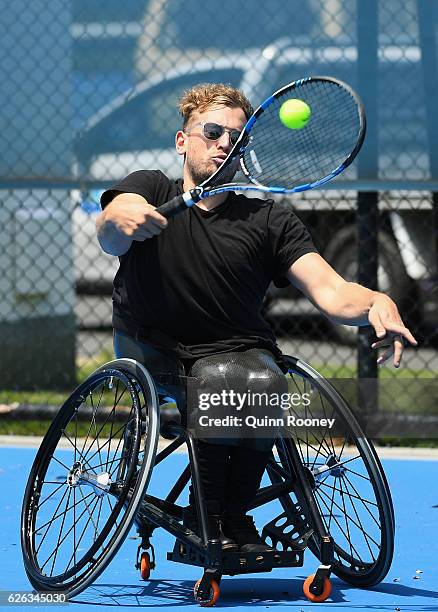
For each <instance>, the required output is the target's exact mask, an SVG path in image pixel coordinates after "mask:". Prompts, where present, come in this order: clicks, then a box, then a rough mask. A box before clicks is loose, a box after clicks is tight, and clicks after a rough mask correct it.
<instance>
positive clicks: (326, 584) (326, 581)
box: [303, 574, 332, 603]
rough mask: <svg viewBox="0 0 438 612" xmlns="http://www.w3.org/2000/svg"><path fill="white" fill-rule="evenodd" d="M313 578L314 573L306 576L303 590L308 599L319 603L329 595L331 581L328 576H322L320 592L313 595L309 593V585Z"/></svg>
mask: <svg viewBox="0 0 438 612" xmlns="http://www.w3.org/2000/svg"><path fill="white" fill-rule="evenodd" d="M314 578H315V574H312V575H311V576H309V577H308V578H306V580H305V581H304V584H303V592H304V595H305V596H306V597H307V599H308V600H309V601H313V602H314V603H319V602H321V601H325V600H326V599H327V598H328V597H330V593H331V592H332V583H331V582H330V580H329V579H328V578H324V586H323V589H322V593H319V595H315V594H314V593H311V591H310V586H311V584H312V582H313V580H314Z"/></svg>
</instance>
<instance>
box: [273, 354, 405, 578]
mask: <svg viewBox="0 0 438 612" xmlns="http://www.w3.org/2000/svg"><path fill="white" fill-rule="evenodd" d="M288 360H289V374H288V377H289V391H290V393H297V394H299V395H300V396H303V394H308V396H306V397H309V398H310V400H309V403H308V404H307V405H304V406H303V405H301V406H300V407H295V408H293V409H291V411H290V414H291V415H294V416H295V417H296V419H298V418H300V419H302V418H315V417H316V416H318V417H319V418H321V417H325V418H326V419H332V418H334V419H335V420H336V424H335V428H334V431H332V430H331V429H329V428H328V427H327V426H324V427H319V428H318V427H315V426H312V427H309V428H307V429H303V428H297V427H290V428H289V430H288V431H287V432H285V435H284V436H283V438H282V439H279V440H278V441H277V443H276V448H277V455H278V457H277V458H276V462H275V463H271V466H270V468H268V473H269V476H270V478H271V481H272V482H283V481H285V480H288V479H290V478H291V477H292V478H293V474H294V468H293V465H291V461H290V456H291V453H290V452H288V448H287V447H288V445H291V444H295V445H296V448H297V450H298V452H299V455H300V458H301V461H302V464H303V465H304V466H305V471H306V474H307V476H308V479H309V482H310V484H311V487H312V489H313V494H314V498H315V500H316V503H317V506H318V509H319V512H320V515H321V517H322V519H323V523H324V526H325V528H326V530H327V531H328V532H329V533H330V535H331V536H332V538H333V540H334V548H335V551H334V562H333V572H334V573H335V574H336V575H337V576H339V577H340V578H342V579H343V580H345V581H346V582H349V583H351V584H354V585H355V586H359V587H369V586H372V585H375V584H377V583H379V582H381V581H382V580H383V578H384V577H385V576H386V574H387V573H388V571H389V568H390V565H391V561H392V557H393V551H394V510H393V506H392V501H391V495H390V491H389V487H388V484H387V481H386V478H385V474H384V472H383V468H382V466H381V464H380V461H379V459H378V456H377V453H376V451H375V449H374V448H373V446H372V444H371V442H370V441H369V440H367V439H366V437H365V435H364V434H363V432H362V430H361V428H360V427H359V424H358V423H357V421H356V419H355V417H354V415H353V414H352V412H351V410H350V408H349V406H348V405H347V403H346V402H345V400H344V399H343V398H342V397H341V395H340V394H339V393H338V392H337V391H336V389H335V388H334V387H333V385H331V384H330V383H329V382H328V381H327V380H326V379H325V378H323V377H322V376H321V375H320V374H318V372H316V371H315V370H314V369H313V368H311V367H310V366H309V365H308V364H306V363H304V362H303V361H301V360H299V359H296V358H288ZM297 397H298V396H297ZM279 501H280V503H281V505H282V507H283V510H284V511H285V512H286V514H287V513H288V510H289V512H290V514H291V516H292V508H293V509H294V510H296V507H297V506H298V508H301V512H303V516H304V515H305V510H304V507H303V506H304V503H303V499H302V498H300V496H299V494H298V495H295V494H291V495H285V496H282V497H280V499H279ZM310 526H311V525H310ZM308 546H309V548H310V549H311V550H312V552H313V553H314V554H315V555H316V556H317V557H320V553H319V542H318V539H317V537H316V536H312V537H310V539H309V541H308Z"/></svg>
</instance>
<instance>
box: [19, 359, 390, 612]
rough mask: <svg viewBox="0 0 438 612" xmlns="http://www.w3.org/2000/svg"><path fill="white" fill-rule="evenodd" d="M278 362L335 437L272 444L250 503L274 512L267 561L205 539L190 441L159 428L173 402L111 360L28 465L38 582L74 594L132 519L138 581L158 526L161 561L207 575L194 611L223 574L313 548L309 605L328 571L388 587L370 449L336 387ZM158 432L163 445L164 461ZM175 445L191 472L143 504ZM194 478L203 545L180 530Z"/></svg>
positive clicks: (293, 362) (28, 523) (384, 497)
mask: <svg viewBox="0 0 438 612" xmlns="http://www.w3.org/2000/svg"><path fill="white" fill-rule="evenodd" d="M286 359H287V364H288V368H289V371H288V374H287V375H286V376H287V378H288V385H289V389H291V390H292V391H294V390H295V391H297V392H299V393H309V394H310V395H309V396H310V397H311V406H310V407H308V408H306V414H307V415H311V414H313V413H316V412H319V413H321V412H322V413H323V414H325V415H327V416H328V417H330V416H332V417H334V418H335V419H336V421H337V430H336V434H333V433H332V432H331V431H329V429H328V428H327V427H321V428H320V429H317V430H312V431H311V433H309V432H308V431H306V433H305V434H302V433H300V432H298V431H297V432H294V431H292V432H291V431H289V432H286V431H283V432H282V434H281V436H279V437H278V438H277V440H276V442H275V446H274V449H273V452H272V455H271V459H270V461H269V463H268V465H267V470H266V471H267V475H268V478H269V481H270V483H271V484H270V485H267V486H261V487H260V489H259V491H258V493H257V495H256V498H255V499H254V501H253V503H252V505H251V509H255V508H258V507H260V506H262V505H264V504H268V503H269V504H273V506H274V507H276V511H275V516H274V517H273V518H272V519H271V520H269V522H268V523H267V524H265V525H264V527H263V530H262V538H263V539H264V541H265V542H266V543H268V544H269V545H270V546H271V547H273V548H274V549H275V550H274V551H273V552H272V551H269V552H264V553H241V552H239V551H237V552H224V551H222V549H221V544H220V542H219V540H211V539H209V536H208V518H207V512H206V507H205V503H204V498H203V492H202V483H201V480H200V476H199V469H198V464H197V456H196V445H195V444H194V437H193V435H192V434H191V433H190V431H189V430H188V429H187V428H185V427H184V426H183V425H182V424H181V423H180V422H178V421H177V420H174V419H164V418H163V417H161V418H160V411H161V413H162V414H163V415H164V414H166V412H165V409H163V404H166V403H167V404H168V403H169V402H170V401H171V400H170V398H169V397H166V395H165V394H163V393H161V392H160V393H157V387H156V384H155V382H154V380H153V379H152V377H151V376H150V374H149V372H148V371H147V370H146V369H145V368H144V367H143V366H142V365H141V364H139V363H138V362H136V361H134V360H131V359H116V360H114V361H111V362H109V363H107V364H105V365H103V366H102V367H100V368H98V369H97V370H96V371H95V372H94V373H93V374H91V375H90V376H89V377H88V379H87V380H86V381H85V382H83V383H82V384H80V385H79V386H78V387H77V388H76V389H75V391H74V392H73V393H72V395H71V396H70V397H69V398H68V399H67V401H66V402H65V403H64V404H63V406H62V407H61V409H60V411H59V413H58V414H57V416H56V417H55V419H54V420H53V422H52V424H51V426H50V428H49V430H48V432H47V434H46V436H45V438H44V440H43V442H42V444H41V447H40V448H39V450H38V453H37V455H36V458H35V461H34V463H33V466H32V469H31V472H30V475H29V479H28V483H27V486H26V490H25V495H24V501H23V508H22V518H21V544H22V551H23V558H24V566H25V570H26V573H27V576H28V578H29V580H30V582H31V584H32V586H33V587H34V588H35V589H36V590H38V591H46V592H47V591H58V592H59V591H63V592H66V593H68V594H69V596H70V597H73V596H75V595H77V594H78V593H80V592H81V591H82V590H83V589H85V588H86V587H87V586H88V585H90V584H91V583H92V582H94V581H95V580H96V578H97V577H98V576H99V575H100V574H101V572H102V571H103V570H104V569H105V567H106V566H107V565H108V564H109V562H110V561H111V559H112V558H113V557H114V555H115V554H116V552H117V551H118V549H119V548H120V546H121V544H122V543H123V541H124V539H125V538H126V537H127V535H128V532H129V531H130V529H131V527H132V525H133V524H134V523H135V525H136V527H137V530H138V535H139V540H140V541H141V543H140V545H139V547H138V552H137V559H136V568H137V569H138V570H139V571H140V575H141V578H143V579H144V580H147V579H148V578H149V576H150V571H151V570H152V569H153V568H154V567H155V554H154V549H153V545H152V543H151V536H152V534H153V532H154V530H155V529H157V528H158V527H163V528H164V529H166V530H167V531H168V532H170V534H172V535H173V536H175V538H176V540H175V545H174V548H173V551H172V552H169V553H168V555H167V558H168V559H169V560H171V561H176V562H180V563H186V564H191V565H196V566H199V567H200V568H203V574H202V577H201V578H200V580H198V582H197V583H196V584H195V586H194V596H195V599H196V601H197V602H199V603H200V604H201V606H212V605H214V603H215V602H216V601H217V599H218V597H219V584H220V580H221V577H222V576H223V575H224V574H225V575H231V576H232V575H236V574H242V573H252V572H268V571H271V570H272V569H274V568H276V567H282V568H284V567H299V566H302V565H303V562H304V552H305V550H306V549H307V548H308V549H310V551H311V552H312V553H313V554H314V555H315V556H316V557H317V559H319V561H320V564H319V567H318V568H317V570H316V572H315V574H314V575H311V576H309V577H308V578H307V580H306V581H305V582H304V586H303V590H304V594H305V595H306V597H307V598H308V599H309V600H311V601H312V602H320V601H324V600H325V599H327V598H328V597H329V595H330V592H331V583H330V579H329V578H330V574H331V572H333V573H334V574H336V575H337V576H338V577H340V578H341V579H343V580H344V581H346V582H348V583H350V584H352V585H355V586H358V587H370V586H373V585H375V584H377V583H379V582H380V581H382V580H383V578H384V577H385V576H386V574H387V572H388V570H389V568H390V565H391V561H392V556H393V547H394V510H393V506H392V501H391V495H390V491H389V487H388V484H387V481H386V478H385V474H384V472H383V469H382V466H381V464H380V461H379V459H378V456H377V454H376V451H375V449H374V448H373V445H372V443H371V442H370V441H368V440H367V439H366V437H365V436H364V434H363V432H362V430H361V428H360V426H359V424H358V422H357V420H356V419H355V417H354V416H353V414H352V412H351V410H350V408H349V406H348V404H347V403H346V401H345V400H344V399H343V397H342V396H341V395H340V394H339V393H338V392H337V391H336V389H335V388H334V387H333V385H331V384H330V383H329V381H327V380H326V379H325V378H324V377H322V376H321V375H320V374H319V373H318V372H317V371H316V370H314V369H313V368H312V367H311V366H309V365H308V364H306V363H304V362H303V361H302V360H300V359H298V358H296V357H287V358H286ZM160 407H161V408H160ZM160 421H161V422H160ZM160 433H161V434H162V436H163V437H164V438H165V439H167V446H165V447H164V448H163V449H162V450H161V451H160V452H158V440H159V436H160ZM183 444H185V445H186V446H187V450H188V465H187V466H186V467H185V469H184V470H183V471H182V473H181V474H180V475H179V477H178V478H177V480H176V482H175V484H174V486H173V487H172V488H171V490H170V491H169V493H168V494H167V496H166V497H165V498H164V499H160V498H158V497H155V496H153V495H151V494H149V493H148V485H149V482H150V479H151V475H152V471H153V469H154V466H156V465H157V464H159V463H160V462H162V461H164V460H165V459H166V457H168V456H169V455H170V454H171V453H172V452H174V451H175V450H176V449H177V448H178V447H180V446H181V445H183ZM190 479H191V481H192V485H193V490H194V495H195V500H196V506H197V512H198V519H199V524H200V534H199V535H198V534H195V533H194V532H192V531H191V530H190V529H188V528H186V527H184V526H183V524H182V515H183V506H181V505H180V504H178V503H177V501H178V499H179V498H180V496H181V494H182V492H183V491H184V489H185V487H186V485H187V484H188V482H189V481H190ZM262 484H263V483H262Z"/></svg>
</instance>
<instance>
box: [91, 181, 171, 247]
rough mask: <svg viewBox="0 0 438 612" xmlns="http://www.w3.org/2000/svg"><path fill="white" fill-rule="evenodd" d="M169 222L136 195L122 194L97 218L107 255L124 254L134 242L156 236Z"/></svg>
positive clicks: (97, 227)
mask: <svg viewBox="0 0 438 612" xmlns="http://www.w3.org/2000/svg"><path fill="white" fill-rule="evenodd" d="M166 226H167V220H166V219H165V218H164V217H163V216H162V215H160V214H159V213H157V212H156V210H155V207H154V206H152V205H151V204H149V203H148V202H147V200H146V199H145V198H143V197H142V196H141V195H138V194H136V193H119V194H118V195H116V197H115V198H114V199H113V200H112V201H111V202H110V203H109V204H108V206H106V208H105V210H104V211H103V212H101V213H100V214H99V215H98V216H97V219H96V229H97V238H98V240H99V244H100V246H101V247H102V249H103V250H104V251H105V253H109V254H110V255H116V256H117V255H123V254H124V253H126V252H127V251H128V249H129V247H130V246H131V244H132V242H133V241H134V240H139V241H142V240H146V239H147V238H152V237H153V236H157V235H158V234H159V233H160V232H161V230H163V229H164V228H165V227H166Z"/></svg>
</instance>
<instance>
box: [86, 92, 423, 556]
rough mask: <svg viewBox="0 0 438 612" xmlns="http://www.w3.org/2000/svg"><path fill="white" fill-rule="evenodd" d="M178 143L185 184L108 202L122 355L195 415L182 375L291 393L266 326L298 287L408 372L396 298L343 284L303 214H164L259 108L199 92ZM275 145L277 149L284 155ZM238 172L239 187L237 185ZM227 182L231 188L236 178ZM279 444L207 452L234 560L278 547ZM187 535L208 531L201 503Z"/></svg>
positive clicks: (235, 97) (205, 206) (103, 237)
mask: <svg viewBox="0 0 438 612" xmlns="http://www.w3.org/2000/svg"><path fill="white" fill-rule="evenodd" d="M179 110H180V112H181V115H182V119H183V122H182V129H180V130H178V132H177V133H176V138H175V144H176V150H177V152H178V153H179V154H180V155H181V156H182V158H183V173H182V174H183V176H182V178H181V179H179V180H171V179H169V178H168V177H167V176H165V175H164V174H163V173H162V172H160V171H159V170H139V171H136V172H133V173H132V174H130V175H128V176H127V177H126V178H124V179H123V180H121V181H120V182H119V183H117V184H116V185H114V186H113V187H111V188H110V189H109V190H108V191H105V192H104V194H103V195H102V199H101V205H102V209H103V210H102V212H101V213H100V214H99V216H98V218H97V234H98V239H99V242H100V245H101V247H102V249H103V250H104V251H105V252H106V253H109V254H111V255H114V256H118V257H119V258H120V267H119V270H118V272H117V274H116V276H115V280H114V292H113V326H114V346H115V353H116V356H117V357H129V358H133V359H136V360H138V361H140V362H142V363H144V365H145V366H146V367H147V368H148V370H149V371H150V372H151V374H152V375H153V376H155V377H156V380H158V381H159V380H160V376H161V375H162V374H163V373H164V372H165V373H167V374H170V375H173V377H174V378H173V380H174V381H175V384H174V385H173V386H172V384H170V385H169V384H167V385H166V388H167V389H168V391H169V392H172V393H173V394H174V395H175V398H176V400H177V403H178V405H179V407H180V409H182V407H183V406H184V402H185V401H186V398H185V396H184V392H183V390H182V389H181V388H180V386H179V385H178V380H179V379H178V376H180V375H190V376H192V377H196V378H198V379H200V380H203V381H204V382H205V381H206V384H207V386H208V389H209V390H210V391H216V392H220V390H221V389H229V388H230V387H231V386H232V384H233V381H235V380H236V378H239V384H240V385H241V386H242V387H245V386H247V388H251V389H255V390H257V391H260V390H263V389H266V388H267V387H269V389H271V390H274V389H281V388H282V385H284V380H285V377H284V371H285V370H284V364H283V363H282V355H281V351H280V350H279V348H278V346H277V344H276V340H275V337H274V335H273V332H272V331H271V329H270V327H269V325H268V324H267V322H266V321H265V320H264V319H263V317H262V315H261V309H262V303H263V299H264V296H265V293H266V290H267V288H268V286H269V284H270V283H271V281H273V282H274V283H276V284H277V286H286V285H287V283H292V284H293V285H295V286H296V287H298V288H299V289H301V291H302V292H303V293H304V294H305V295H306V296H307V297H308V298H309V299H310V300H311V302H312V303H313V304H315V306H316V307H317V308H318V309H319V310H320V311H321V312H322V313H323V314H324V315H326V316H327V317H328V318H330V319H331V320H332V321H335V322H338V323H343V324H348V325H357V326H363V325H372V326H373V328H374V330H375V333H376V336H377V341H376V342H374V343H373V345H372V346H373V347H374V348H376V349H378V348H382V347H383V348H385V351H384V352H383V354H382V355H381V356H380V357H379V359H378V363H379V364H381V363H384V362H385V361H387V360H389V359H390V358H391V357H392V359H393V363H394V366H395V367H399V365H400V361H401V358H402V353H403V341H404V340H406V341H407V342H408V343H410V344H412V345H416V344H417V342H416V340H415V338H414V337H413V336H412V334H411V332H410V331H409V329H407V328H406V327H405V325H404V323H403V321H402V319H401V316H400V314H399V311H398V309H397V306H396V304H395V303H394V302H393V301H392V299H391V298H390V297H388V296H387V295H385V294H383V293H380V292H377V291H372V290H370V289H367V288H365V287H363V286H361V285H358V284H357V283H352V282H347V281H346V280H344V279H343V278H342V277H341V276H340V275H339V274H338V273H337V272H336V271H335V270H334V269H333V268H332V267H331V266H330V265H329V264H328V263H327V262H326V261H325V260H324V259H323V258H322V257H321V255H319V253H318V252H317V250H316V249H315V246H314V245H313V242H312V240H311V238H310V235H309V233H308V231H307V229H306V228H305V226H304V225H303V223H302V222H301V221H300V220H299V219H298V218H297V217H296V215H295V214H294V212H293V210H292V209H291V207H288V206H287V205H284V204H280V203H274V202H273V201H269V200H267V201H266V200H261V199H257V198H248V197H246V196H243V195H236V194H235V193H222V194H218V195H216V196H212V197H210V198H207V199H206V200H204V201H200V202H198V203H197V205H195V206H193V207H192V208H191V209H188V210H186V211H185V212H183V213H182V214H179V215H177V216H175V217H173V218H171V219H169V220H166V219H165V218H164V217H162V216H161V215H160V214H158V213H157V212H156V211H155V207H157V206H160V205H161V204H164V203H165V202H167V201H168V200H169V199H171V198H172V197H174V196H175V195H178V194H182V193H183V192H185V191H188V190H189V189H191V188H193V187H194V186H196V185H198V184H200V183H201V182H202V181H204V180H205V179H207V178H208V177H209V176H210V175H211V174H212V173H213V172H214V171H215V170H216V169H217V168H218V167H219V166H221V164H222V163H223V161H224V159H225V158H226V156H227V154H228V153H229V151H230V150H231V148H232V145H233V144H234V143H235V142H236V140H237V138H238V136H239V133H240V131H241V130H242V128H243V126H244V125H245V123H246V121H247V119H248V118H249V117H250V116H251V114H252V112H253V109H252V107H251V104H250V103H249V101H248V100H247V98H246V97H245V96H244V95H243V93H242V92H240V91H239V90H236V89H234V88H232V87H230V86H227V85H222V84H206V85H198V86H195V87H193V88H192V89H191V90H189V91H187V92H186V93H185V94H184V95H183V96H182V98H181V99H180V101H179ZM274 144H275V143H273V145H274ZM233 172H234V171H233V170H231V171H230V176H229V179H228V180H231V179H232V178H233V177H232V174H233ZM223 180H224V182H225V180H226V179H223ZM274 439H275V432H272V436H271V437H269V436H266V432H265V434H264V437H261V438H257V437H253V438H249V437H247V436H246V435H243V434H242V435H241V436H240V437H239V436H237V437H235V438H232V437H230V438H226V439H222V438H220V437H217V438H214V439H212V438H205V439H204V438H201V439H198V440H197V450H198V456H199V466H200V473H201V480H202V485H203V489H204V494H205V499H206V505H207V512H208V515H209V529H210V537H220V538H221V540H222V546H223V548H224V549H227V550H236V549H237V548H239V550H241V551H243V552H263V551H266V550H272V549H270V548H269V547H268V546H267V545H266V544H264V542H263V541H262V539H261V537H260V536H259V534H258V532H257V529H256V527H255V524H254V521H253V519H252V517H250V516H248V515H247V510H248V506H249V504H250V502H251V501H252V499H253V498H254V496H255V494H256V492H257V490H258V488H259V485H260V481H261V478H262V475H263V472H264V469H265V467H266V464H267V461H268V458H269V455H270V452H271V448H272V445H273V442H274ZM184 523H185V524H186V525H187V526H188V527H190V528H192V529H194V530H195V531H196V530H197V529H198V525H197V517H196V512H195V510H194V499H193V492H192V491H191V492H190V496H189V506H188V508H187V509H186V512H185V516H184Z"/></svg>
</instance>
